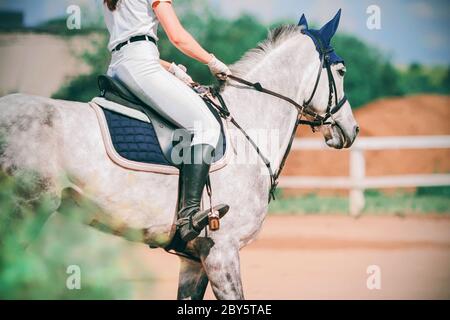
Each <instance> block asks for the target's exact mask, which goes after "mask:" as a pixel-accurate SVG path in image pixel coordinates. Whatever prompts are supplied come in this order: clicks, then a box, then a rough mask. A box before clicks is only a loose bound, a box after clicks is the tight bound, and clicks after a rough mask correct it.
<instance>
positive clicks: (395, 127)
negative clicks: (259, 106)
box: [284, 95, 450, 192]
mask: <svg viewBox="0 0 450 320" xmlns="http://www.w3.org/2000/svg"><path fill="white" fill-rule="evenodd" d="M355 117H356V120H357V121H358V123H359V125H360V127H361V136H414V135H450V97H448V96H438V95H417V96H410V97H405V98H389V99H382V100H378V101H375V102H373V103H370V104H368V105H366V106H364V107H362V108H360V109H358V110H356V111H355ZM298 137H316V138H320V133H316V134H312V133H311V130H310V129H309V128H307V127H304V128H301V129H300V130H299V131H298ZM348 156H349V154H348V151H342V150H341V151H336V150H326V151H293V152H292V154H291V155H290V156H289V158H288V161H287V164H286V168H285V171H284V175H307V176H346V175H348V174H349V168H348V166H349V162H348ZM449 159H450V150H448V149H446V150H439V149H427V150H424V149H422V150H388V151H385V150H381V151H368V152H366V174H367V175H368V176H377V175H395V174H414V173H421V174H425V173H438V172H449V171H450V160H449ZM310 191H311V190H309V191H308V192H310Z"/></svg>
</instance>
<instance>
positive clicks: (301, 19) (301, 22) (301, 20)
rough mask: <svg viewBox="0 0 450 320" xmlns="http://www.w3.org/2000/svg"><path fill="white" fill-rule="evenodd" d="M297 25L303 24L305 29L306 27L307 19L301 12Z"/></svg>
mask: <svg viewBox="0 0 450 320" xmlns="http://www.w3.org/2000/svg"><path fill="white" fill-rule="evenodd" d="M298 25H299V26H305V28H306V29H308V21H306V17H305V15H304V14H302V17H301V18H300V21H299V22H298Z"/></svg>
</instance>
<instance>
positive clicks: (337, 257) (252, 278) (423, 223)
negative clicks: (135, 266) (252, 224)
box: [133, 216, 450, 299]
mask: <svg viewBox="0 0 450 320" xmlns="http://www.w3.org/2000/svg"><path fill="white" fill-rule="evenodd" d="M133 250H136V251H135V252H134V253H135V254H138V255H141V256H142V257H145V265H148V267H149V269H150V270H152V273H153V275H154V277H156V283H155V284H154V285H153V287H150V286H149V285H148V282H147V281H145V279H139V276H138V277H137V278H135V279H134V281H136V282H135V284H136V286H137V287H136V288H137V290H136V291H137V292H136V296H135V298H138V299H175V298H176V290H177V279H178V258H177V257H175V256H171V255H168V254H166V253H164V251H162V250H153V251H150V252H149V251H148V249H147V248H146V247H145V246H142V245H133ZM370 265H377V266H379V267H380V268H381V289H380V290H369V289H367V286H366V280H367V277H368V274H367V273H366V269H367V267H368V266H370ZM241 266H242V277H243V284H244V291H245V296H246V298H247V299H450V218H449V217H418V216H408V217H406V218H400V217H395V216H364V217H362V218H359V219H356V220H355V219H353V218H350V217H346V216H270V217H268V218H267V220H266V221H265V223H264V227H263V230H262V232H261V234H260V235H259V238H258V240H256V241H255V242H254V243H252V244H250V245H249V246H247V247H246V248H244V249H243V250H242V251H241ZM206 298H207V299H214V295H213V293H212V291H211V289H210V287H208V290H207V293H206Z"/></svg>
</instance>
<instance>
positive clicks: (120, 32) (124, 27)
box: [103, 0, 172, 51]
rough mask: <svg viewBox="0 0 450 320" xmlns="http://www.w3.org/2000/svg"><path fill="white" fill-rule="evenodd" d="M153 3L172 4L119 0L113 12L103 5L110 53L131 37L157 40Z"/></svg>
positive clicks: (156, 23)
mask: <svg viewBox="0 0 450 320" xmlns="http://www.w3.org/2000/svg"><path fill="white" fill-rule="evenodd" d="M155 2H170V3H171V2H172V0H120V1H119V2H118V4H117V8H116V10H114V11H111V10H109V9H108V6H107V5H106V3H104V4H103V13H104V16H105V23H106V27H107V28H108V31H109V34H110V38H109V44H108V49H109V51H112V49H114V48H115V47H116V46H117V45H118V44H119V43H122V42H124V41H127V40H128V39H130V38H131V37H134V36H140V35H148V36H151V37H153V38H154V39H155V40H158V36H157V30H158V24H159V22H158V19H157V18H156V15H155V12H154V11H153V4H154V3H155Z"/></svg>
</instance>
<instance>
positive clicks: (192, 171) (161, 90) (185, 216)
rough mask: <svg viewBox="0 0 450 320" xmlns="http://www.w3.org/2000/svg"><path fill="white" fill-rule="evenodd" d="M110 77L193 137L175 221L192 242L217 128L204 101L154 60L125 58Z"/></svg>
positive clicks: (183, 167) (217, 137)
mask: <svg viewBox="0 0 450 320" xmlns="http://www.w3.org/2000/svg"><path fill="white" fill-rule="evenodd" d="M111 74H112V76H115V77H117V78H119V79H120V80H121V81H122V82H124V83H125V84H126V85H127V86H128V87H129V89H130V90H131V91H132V92H133V93H134V94H135V95H136V96H137V97H139V98H140V99H141V100H142V101H144V102H145V103H147V104H148V105H150V106H151V107H152V108H154V109H155V110H156V111H157V112H159V113H160V114H161V115H162V116H164V117H165V118H166V119H168V120H169V121H171V122H172V123H174V124H177V125H178V126H180V127H181V128H184V129H187V130H188V131H189V132H190V133H191V134H193V136H194V138H193V141H192V143H191V144H190V146H189V148H187V150H184V152H186V154H187V155H189V156H188V157H185V156H183V157H182V159H183V163H182V170H181V175H182V176H181V179H182V180H183V184H182V189H181V197H182V208H181V210H180V212H179V218H180V219H179V221H178V222H177V224H178V226H179V231H180V235H181V237H182V238H183V240H185V241H189V240H192V239H194V238H195V237H196V236H197V235H198V234H199V232H200V231H201V230H198V228H195V226H194V225H193V223H192V217H193V216H194V215H195V214H196V213H198V212H199V211H200V202H201V198H202V193H203V189H204V187H205V183H206V179H207V177H208V174H209V168H210V165H211V159H212V154H213V152H214V149H215V147H216V146H217V143H218V141H219V137H220V125H219V123H218V122H217V120H216V119H215V117H214V116H213V115H212V114H211V112H210V110H209V109H208V107H207V106H206V105H205V103H204V102H203V100H202V99H201V98H200V97H199V96H198V95H197V94H196V93H195V92H193V91H192V90H191V89H190V88H189V87H188V86H187V85H186V84H184V83H183V82H181V81H180V80H179V79H177V78H175V77H174V76H173V75H172V74H170V73H169V72H167V71H166V70H164V69H163V68H162V67H161V66H160V65H159V62H158V60H156V59H153V60H152V59H145V60H144V59H136V60H130V59H128V60H125V61H123V62H121V63H120V64H118V65H116V66H114V68H112V72H111Z"/></svg>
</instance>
